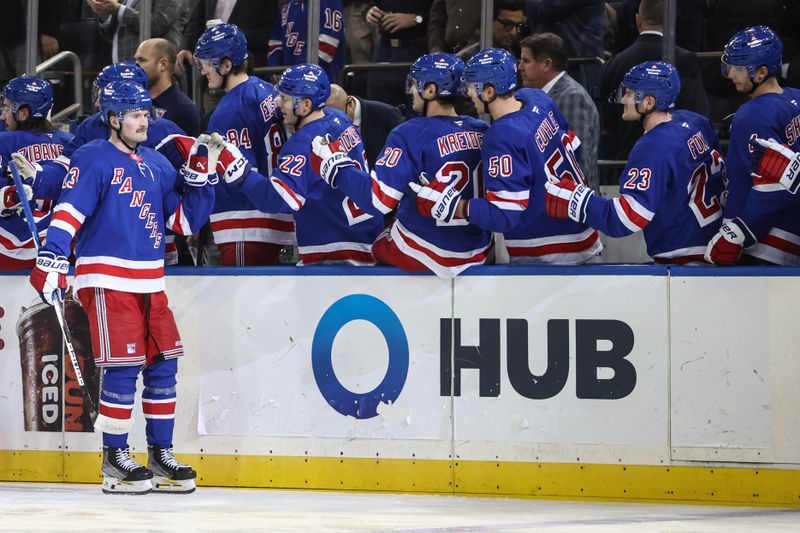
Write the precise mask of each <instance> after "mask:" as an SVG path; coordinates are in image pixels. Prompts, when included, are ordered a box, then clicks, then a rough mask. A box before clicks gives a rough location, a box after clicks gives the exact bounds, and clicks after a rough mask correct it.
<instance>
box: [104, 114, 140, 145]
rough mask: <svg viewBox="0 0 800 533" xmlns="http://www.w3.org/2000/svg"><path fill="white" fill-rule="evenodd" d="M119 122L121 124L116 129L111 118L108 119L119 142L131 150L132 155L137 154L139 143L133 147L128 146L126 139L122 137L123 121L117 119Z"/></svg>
mask: <svg viewBox="0 0 800 533" xmlns="http://www.w3.org/2000/svg"><path fill="white" fill-rule="evenodd" d="M117 121H118V122H119V128H115V127H114V126H112V125H111V118H109V119H108V127H109V128H111V131H113V132H114V133H115V134H116V136H117V139H119V142H121V143H122V144H124V145H125V148H127V149H128V150H130V151H131V153H133V152H135V151H136V149H137V148H138V147H139V143H134V145H133V146H131V145H130V144H128V143H127V142H126V141H125V138H124V137H123V136H122V121H121V120H120V119H119V117H117Z"/></svg>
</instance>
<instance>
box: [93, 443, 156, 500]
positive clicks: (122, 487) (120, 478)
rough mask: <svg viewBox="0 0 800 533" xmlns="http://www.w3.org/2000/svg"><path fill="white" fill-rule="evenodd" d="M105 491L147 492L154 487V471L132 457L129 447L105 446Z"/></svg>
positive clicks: (112, 492) (121, 492) (117, 492)
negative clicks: (152, 481)
mask: <svg viewBox="0 0 800 533" xmlns="http://www.w3.org/2000/svg"><path fill="white" fill-rule="evenodd" d="M102 472H103V492H104V493H106V494H147V493H148V492H150V491H151V490H152V488H153V485H152V483H151V481H150V480H151V479H152V478H153V473H152V472H151V471H150V470H148V469H147V468H145V467H143V466H142V465H140V464H139V463H137V462H136V461H134V460H133V459H132V458H131V454H130V451H129V450H128V448H112V447H110V446H104V447H103V469H102Z"/></svg>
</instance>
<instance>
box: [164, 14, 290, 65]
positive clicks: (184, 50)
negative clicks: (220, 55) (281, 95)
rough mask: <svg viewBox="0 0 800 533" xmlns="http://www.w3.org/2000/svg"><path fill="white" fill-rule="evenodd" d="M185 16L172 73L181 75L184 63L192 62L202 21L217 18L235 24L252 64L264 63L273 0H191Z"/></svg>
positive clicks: (202, 27)
mask: <svg viewBox="0 0 800 533" xmlns="http://www.w3.org/2000/svg"><path fill="white" fill-rule="evenodd" d="M194 1H195V2H196V3H195V6H194V8H193V9H192V10H191V11H190V12H189V19H188V22H187V23H186V27H185V28H184V29H183V39H182V41H181V42H180V43H179V45H178V48H179V50H180V51H179V52H178V59H177V61H176V62H175V72H176V74H178V75H179V76H182V75H183V72H184V68H185V64H186V62H188V63H189V64H192V61H193V55H192V51H193V50H194V45H195V44H196V43H197V40H198V39H199V38H200V36H201V35H202V34H203V32H204V31H205V30H206V21H208V20H210V19H218V20H221V21H222V22H223V23H230V24H236V26H238V27H239V29H240V30H242V32H243V33H244V35H245V38H246V39H247V43H248V46H249V47H250V61H252V65H253V66H255V67H263V66H264V65H266V64H267V39H268V38H269V34H270V32H271V31H272V26H273V25H274V23H275V16H276V14H277V13H278V1H277V0H194Z"/></svg>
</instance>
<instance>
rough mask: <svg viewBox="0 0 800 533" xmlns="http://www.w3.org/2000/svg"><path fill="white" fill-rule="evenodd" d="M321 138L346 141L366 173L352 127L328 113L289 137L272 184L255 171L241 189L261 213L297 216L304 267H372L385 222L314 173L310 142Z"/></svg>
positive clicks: (334, 113) (361, 149) (343, 117)
mask: <svg viewBox="0 0 800 533" xmlns="http://www.w3.org/2000/svg"><path fill="white" fill-rule="evenodd" d="M318 135H320V136H323V137H324V136H325V135H329V136H330V138H332V139H340V138H342V139H343V140H346V142H348V143H349V146H350V149H349V150H348V155H349V156H350V157H351V158H352V159H353V161H354V162H355V163H356V164H357V165H359V166H360V168H366V163H365V159H364V145H363V143H362V142H361V137H360V136H359V134H358V131H357V130H356V128H355V126H353V123H352V122H351V121H350V119H349V118H348V117H347V116H346V115H344V114H342V113H340V112H338V111H335V110H329V109H326V110H325V116H324V117H323V118H321V119H319V120H315V121H313V122H310V123H308V124H306V125H305V126H303V127H302V128H300V129H299V130H298V131H297V132H295V134H294V135H292V137H290V138H289V140H288V141H287V142H286V145H285V146H284V147H283V149H282V150H281V154H280V158H279V160H278V165H277V166H276V167H275V169H273V171H272V175H271V176H270V177H269V179H266V178H265V177H264V176H263V175H261V174H259V173H256V172H251V173H249V174H248V176H247V177H246V178H245V181H244V183H243V184H242V187H241V190H242V191H243V192H244V193H245V194H246V195H247V196H248V197H249V198H250V199H251V201H252V202H253V203H254V204H255V206H256V207H257V208H258V209H260V210H261V211H264V212H267V213H274V212H285V211H291V212H294V220H295V223H296V225H297V245H298V251H299V253H300V264H302V265H309V264H313V263H345V264H352V265H372V264H374V263H375V260H374V258H373V257H372V252H371V246H372V243H373V241H374V240H375V239H376V238H377V237H378V234H379V233H380V232H381V230H382V229H383V218H382V217H374V216H372V215H370V214H369V213H367V212H365V211H364V210H362V209H360V208H359V206H358V205H356V203H355V202H353V200H351V199H350V198H348V197H347V196H345V194H344V193H343V192H342V191H340V190H339V189H332V188H331V187H330V186H328V184H327V183H325V182H324V181H323V180H322V178H320V176H319V174H318V171H317V170H315V169H313V168H312V160H311V158H312V152H311V141H312V140H313V139H314V137H316V136H318Z"/></svg>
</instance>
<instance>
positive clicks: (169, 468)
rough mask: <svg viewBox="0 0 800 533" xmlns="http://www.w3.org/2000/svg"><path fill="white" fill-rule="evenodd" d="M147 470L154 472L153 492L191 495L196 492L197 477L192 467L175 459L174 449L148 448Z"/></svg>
mask: <svg viewBox="0 0 800 533" xmlns="http://www.w3.org/2000/svg"><path fill="white" fill-rule="evenodd" d="M147 452H148V458H147V468H149V469H150V470H151V471H152V472H153V492H171V493H174V494H189V493H190V492H194V489H195V488H196V485H195V483H194V480H195V478H196V477H197V472H195V471H194V470H193V469H192V467H191V466H189V465H185V464H183V463H181V462H179V461H178V460H177V459H175V456H174V455H172V448H162V447H161V446H148V447H147Z"/></svg>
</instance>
